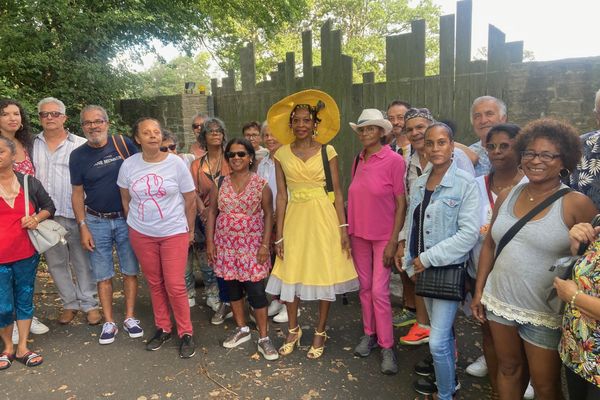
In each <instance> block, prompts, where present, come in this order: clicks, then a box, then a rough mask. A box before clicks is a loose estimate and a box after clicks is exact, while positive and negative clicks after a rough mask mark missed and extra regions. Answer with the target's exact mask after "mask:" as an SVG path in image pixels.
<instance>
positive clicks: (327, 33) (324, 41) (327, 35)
mask: <svg viewBox="0 0 600 400" xmlns="http://www.w3.org/2000/svg"><path fill="white" fill-rule="evenodd" d="M332 25H333V22H332V21H331V20H330V19H328V20H327V21H325V23H324V24H323V26H322V27H321V68H322V71H321V72H322V77H323V78H325V79H327V77H329V76H331V74H330V72H329V70H330V69H331V27H332ZM319 83H323V82H319Z"/></svg>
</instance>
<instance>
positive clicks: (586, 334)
mask: <svg viewBox="0 0 600 400" xmlns="http://www.w3.org/2000/svg"><path fill="white" fill-rule="evenodd" d="M573 281H575V282H576V283H577V286H578V287H579V289H580V290H582V291H583V292H584V293H585V294H588V295H590V296H594V297H600V240H597V241H596V242H594V244H593V245H591V246H590V248H589V249H588V250H587V251H586V253H585V255H584V257H583V258H582V259H581V260H580V261H578V262H577V264H576V265H575V268H574V269H573ZM562 325H563V334H562V338H561V340H560V344H559V347H558V351H559V353H560V358H561V359H562V361H563V363H564V364H565V366H566V367H568V368H570V369H571V370H573V372H575V373H576V374H577V375H579V376H581V377H582V378H584V379H585V380H587V381H589V382H591V383H593V384H595V385H596V386H599V387H600V321H598V320H595V319H593V318H590V317H588V316H586V315H583V314H582V313H581V312H580V311H579V309H578V308H577V307H575V308H572V307H571V305H570V304H569V303H567V304H566V306H565V313H564V316H563V324H562Z"/></svg>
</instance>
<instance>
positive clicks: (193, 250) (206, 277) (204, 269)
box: [185, 217, 217, 297]
mask: <svg viewBox="0 0 600 400" xmlns="http://www.w3.org/2000/svg"><path fill="white" fill-rule="evenodd" d="M205 237H206V231H205V229H204V224H203V223H202V221H201V220H200V217H196V230H195V237H194V240H195V241H196V243H195V244H194V245H193V246H190V248H189V249H188V260H187V264H186V268H185V287H186V289H187V292H188V297H196V296H195V295H196V291H195V287H196V278H195V277H194V260H195V259H197V260H198V264H200V273H201V274H202V281H203V282H204V287H205V288H209V287H210V286H211V285H213V284H215V282H216V281H217V277H216V276H215V272H214V271H213V269H212V268H211V267H210V266H209V265H208V264H207V263H206V262H203V260H202V258H201V257H200V250H201V249H202V247H203V246H204V242H205V240H206V239H205Z"/></svg>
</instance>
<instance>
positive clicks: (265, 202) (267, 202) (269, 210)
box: [256, 181, 273, 264]
mask: <svg viewBox="0 0 600 400" xmlns="http://www.w3.org/2000/svg"><path fill="white" fill-rule="evenodd" d="M261 206H262V211H263V218H264V230H263V236H262V241H261V243H260V246H259V248H258V253H257V255H256V261H258V263H259V264H264V263H265V262H267V259H268V258H269V242H270V239H271V232H272V231H273V194H272V193H271V188H269V184H268V183H267V182H266V181H265V186H264V187H263V190H262V198H261Z"/></svg>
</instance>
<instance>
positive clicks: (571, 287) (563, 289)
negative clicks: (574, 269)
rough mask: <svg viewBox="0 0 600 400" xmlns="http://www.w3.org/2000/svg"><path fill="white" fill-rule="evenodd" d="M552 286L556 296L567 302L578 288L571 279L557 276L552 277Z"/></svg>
mask: <svg viewBox="0 0 600 400" xmlns="http://www.w3.org/2000/svg"><path fill="white" fill-rule="evenodd" d="M553 285H554V287H555V288H556V293H557V294H558V297H560V298H561V300H562V301H564V302H565V303H568V302H569V301H571V298H573V295H574V294H575V293H576V292H577V290H578V289H579V288H578V287H577V284H576V283H575V282H573V281H572V280H570V279H569V280H564V279H560V278H559V277H558V276H557V277H556V278H554V284H553Z"/></svg>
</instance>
